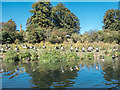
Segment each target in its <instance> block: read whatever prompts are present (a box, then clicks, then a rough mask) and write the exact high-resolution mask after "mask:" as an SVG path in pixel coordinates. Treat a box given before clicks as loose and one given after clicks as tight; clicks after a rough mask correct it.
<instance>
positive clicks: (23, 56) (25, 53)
mask: <svg viewBox="0 0 120 90" xmlns="http://www.w3.org/2000/svg"><path fill="white" fill-rule="evenodd" d="M30 57H31V54H30V52H29V51H28V50H24V51H21V52H20V53H19V59H20V60H30Z"/></svg>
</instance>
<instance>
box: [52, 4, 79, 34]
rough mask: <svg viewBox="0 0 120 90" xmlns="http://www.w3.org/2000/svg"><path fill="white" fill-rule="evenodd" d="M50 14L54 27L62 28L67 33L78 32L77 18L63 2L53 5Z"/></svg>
mask: <svg viewBox="0 0 120 90" xmlns="http://www.w3.org/2000/svg"><path fill="white" fill-rule="evenodd" d="M51 15H52V19H53V23H54V25H55V27H58V28H64V29H65V31H66V32H68V33H74V32H77V33H79V30H80V24H79V19H78V18H77V17H76V16H75V15H74V14H73V13H72V12H71V11H70V10H69V9H68V8H66V7H65V5H64V4H63V3H58V4H57V6H55V7H53V8H52V14H51Z"/></svg>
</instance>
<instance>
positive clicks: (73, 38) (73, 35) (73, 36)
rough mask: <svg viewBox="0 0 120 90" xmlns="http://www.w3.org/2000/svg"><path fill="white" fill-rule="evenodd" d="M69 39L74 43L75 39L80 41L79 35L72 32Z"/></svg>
mask: <svg viewBox="0 0 120 90" xmlns="http://www.w3.org/2000/svg"><path fill="white" fill-rule="evenodd" d="M71 39H72V40H73V41H74V42H75V43H76V42H77V41H81V36H80V35H79V34H76V33H73V34H72V36H71Z"/></svg>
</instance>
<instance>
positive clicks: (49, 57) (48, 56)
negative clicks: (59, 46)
mask: <svg viewBox="0 0 120 90" xmlns="http://www.w3.org/2000/svg"><path fill="white" fill-rule="evenodd" d="M78 59H79V57H78V56H77V54H76V53H75V52H66V53H63V54H62V53H61V52H60V51H57V50H50V51H48V50H44V51H43V52H42V53H41V54H40V55H39V60H40V61H41V62H53V63H54V62H62V61H75V60H78Z"/></svg>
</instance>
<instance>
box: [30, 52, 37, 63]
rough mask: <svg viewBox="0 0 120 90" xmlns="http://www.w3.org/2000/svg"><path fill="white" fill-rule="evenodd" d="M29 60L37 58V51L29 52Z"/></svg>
mask: <svg viewBox="0 0 120 90" xmlns="http://www.w3.org/2000/svg"><path fill="white" fill-rule="evenodd" d="M31 60H32V61H33V60H38V54H37V52H35V51H33V52H31Z"/></svg>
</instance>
